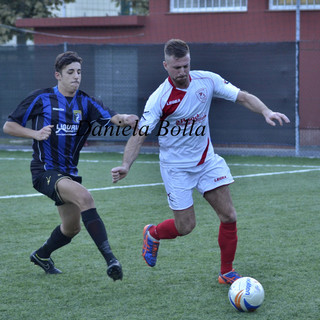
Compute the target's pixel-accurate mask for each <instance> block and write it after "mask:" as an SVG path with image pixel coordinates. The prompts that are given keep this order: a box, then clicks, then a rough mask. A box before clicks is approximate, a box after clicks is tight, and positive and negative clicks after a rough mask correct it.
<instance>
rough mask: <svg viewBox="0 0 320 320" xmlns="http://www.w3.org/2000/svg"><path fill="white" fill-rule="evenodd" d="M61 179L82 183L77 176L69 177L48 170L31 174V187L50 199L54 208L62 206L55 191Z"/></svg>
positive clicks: (59, 197)
mask: <svg viewBox="0 0 320 320" xmlns="http://www.w3.org/2000/svg"><path fill="white" fill-rule="evenodd" d="M61 179H71V180H73V181H76V182H79V183H81V182H82V178H81V177H79V176H71V175H69V174H66V173H61V172H59V171H56V170H48V171H43V172H41V173H39V172H37V173H34V172H32V182H33V187H34V188H35V189H36V190H37V191H39V192H40V193H42V194H44V195H46V196H47V197H49V198H50V199H52V200H53V201H54V202H55V205H56V206H61V205H63V204H64V202H63V200H62V199H61V196H60V194H59V192H58V189H57V183H58V181H60V180H61Z"/></svg>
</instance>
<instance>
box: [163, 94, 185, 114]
mask: <svg viewBox="0 0 320 320" xmlns="http://www.w3.org/2000/svg"><path fill="white" fill-rule="evenodd" d="M185 95H186V92H185V91H182V90H178V89H176V88H172V91H171V93H170V96H169V98H168V100H167V102H166V105H165V106H164V108H163V110H162V117H161V118H160V120H164V119H165V118H167V117H168V116H169V115H170V114H172V113H174V112H175V111H176V109H177V108H178V107H179V104H180V102H181V101H182V99H183V97H184V96H185Z"/></svg>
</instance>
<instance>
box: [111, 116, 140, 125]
mask: <svg viewBox="0 0 320 320" xmlns="http://www.w3.org/2000/svg"><path fill="white" fill-rule="evenodd" d="M137 121H139V118H138V116H136V115H135V114H124V113H123V114H116V115H114V116H113V117H112V118H111V122H112V123H113V124H115V125H117V126H119V127H125V126H130V127H131V128H134V127H135V126H136V124H137Z"/></svg>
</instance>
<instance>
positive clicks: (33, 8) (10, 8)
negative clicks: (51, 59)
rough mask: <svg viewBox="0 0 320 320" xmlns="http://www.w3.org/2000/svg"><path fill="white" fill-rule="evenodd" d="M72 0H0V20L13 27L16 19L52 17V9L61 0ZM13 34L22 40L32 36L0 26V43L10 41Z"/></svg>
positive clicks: (60, 3)
mask: <svg viewBox="0 0 320 320" xmlns="http://www.w3.org/2000/svg"><path fill="white" fill-rule="evenodd" d="M74 1H75V0H64V1H62V0H24V1H21V0H0V21H1V24H3V25H6V26H10V27H15V22H16V20H17V19H21V18H47V17H53V16H54V15H53V14H52V11H53V10H59V9H60V8H61V5H62V4H63V2H64V3H70V2H74ZM15 35H17V36H18V37H20V38H23V40H24V41H25V40H26V39H30V38H32V35H30V34H26V33H20V32H19V31H16V30H14V29H9V28H4V27H0V43H5V42H7V41H10V40H11V39H12V38H13V36H15ZM23 40H22V41H23Z"/></svg>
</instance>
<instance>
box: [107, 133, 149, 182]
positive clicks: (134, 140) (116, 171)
mask: <svg viewBox="0 0 320 320" xmlns="http://www.w3.org/2000/svg"><path fill="white" fill-rule="evenodd" d="M146 137H147V136H146V135H141V134H138V133H137V134H134V135H132V136H131V137H130V139H129V140H128V142H127V144H126V147H125V149H124V154H123V159H122V165H121V166H119V167H115V168H112V169H111V176H112V182H113V183H116V182H118V181H119V180H121V179H123V178H125V177H126V175H127V174H128V172H129V170H130V167H131V165H132V163H133V162H134V161H135V160H136V158H137V157H138V155H139V152H140V149H141V146H142V144H143V142H144V140H145V139H146Z"/></svg>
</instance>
